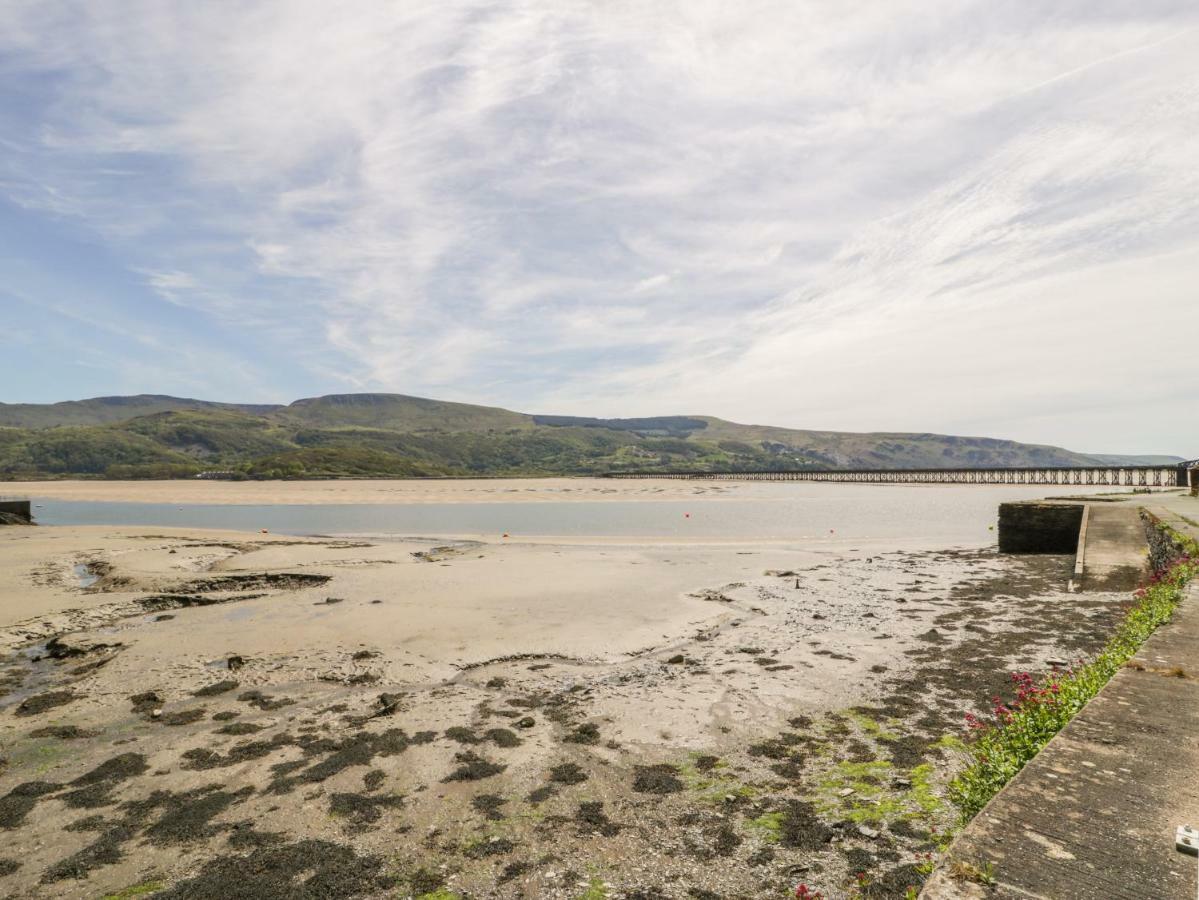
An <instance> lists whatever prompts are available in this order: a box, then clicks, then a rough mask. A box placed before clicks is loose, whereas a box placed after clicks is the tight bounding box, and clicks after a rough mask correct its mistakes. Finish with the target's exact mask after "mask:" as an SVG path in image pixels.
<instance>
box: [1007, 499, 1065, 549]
mask: <svg viewBox="0 0 1199 900" xmlns="http://www.w3.org/2000/svg"><path fill="white" fill-rule="evenodd" d="M1084 508H1085V507H1084V505H1083V504H1081V503H1053V502H1036V503H1001V504H999V552H1000V553H1073V552H1074V551H1075V549H1076V548H1077V546H1078V533H1079V529H1080V528H1081V526H1082V518H1083V510H1084Z"/></svg>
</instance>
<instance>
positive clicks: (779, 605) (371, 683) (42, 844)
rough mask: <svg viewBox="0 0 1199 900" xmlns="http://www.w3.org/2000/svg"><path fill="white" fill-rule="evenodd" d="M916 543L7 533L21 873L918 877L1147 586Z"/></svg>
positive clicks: (259, 880) (425, 885)
mask: <svg viewBox="0 0 1199 900" xmlns="http://www.w3.org/2000/svg"><path fill="white" fill-rule="evenodd" d="M555 483H556V484H561V482H559V481H556V482H555ZM601 483H602V482H601ZM405 484H410V483H405ZM471 484H475V483H470V482H468V483H466V487H469V486H470V485H471ZM370 485H371V489H372V490H377V483H373V482H372V483H370ZM190 487H191V486H190V485H187V489H190ZM198 487H202V488H207V487H209V485H207V484H201V485H198ZM215 487H224V485H220V484H217V485H215ZM239 487H240V486H239ZM277 487H278V486H277V485H271V488H272V489H275V488H277ZM299 487H307V485H299ZM146 489H147V491H148V492H149V493H148V494H147V497H149V496H150V494H152V493H153V492H154V491H155V490H168V489H169V490H175V489H176V488H174V487H163V488H160V487H159V486H157V485H148V486H146ZM464 489H465V488H464V487H461V486H460V487H459V488H457V490H464ZM43 493H44V492H43ZM172 496H174V495H172ZM126 499H133V498H126ZM158 499H161V497H159V498H158ZM341 499H344V498H341ZM272 500H273V501H274V502H278V497H277V495H275V496H273V497H272ZM189 501H190V502H212V501H209V500H205V501H199V500H196V499H195V498H194V497H191V498H189ZM313 502H315V501H313ZM339 502H340V499H339ZM898 543H899V542H896V541H889V542H887V543H886V544H882V543H879V544H870V545H868V544H861V545H858V546H855V547H854V548H852V549H850V548H845V547H821V548H818V549H811V548H805V547H803V546H799V545H788V544H786V543H785V542H777V543H772V544H769V545H763V546H755V545H752V544H745V543H729V542H722V543H702V542H677V541H676V542H665V541H662V542H646V541H638V542H636V543H635V544H634V543H622V542H620V541H616V540H612V539H608V540H604V541H588V540H583V539H574V540H572V541H570V542H569V543H566V542H554V541H550V540H540V541H514V540H508V541H504V540H499V539H493V540H459V541H442V542H435V541H429V540H394V541H392V540H380V539H375V538H372V539H359V538H321V539H293V538H280V537H276V536H273V535H262V534H244V533H228V532H211V531H208V532H206V531H201V530H195V529H157V528H155V529H147V528H134V527H62V528H9V529H0V596H3V597H4V603H3V606H2V608H0V757H2V758H3V762H0V831H2V832H3V837H4V839H5V840H4V844H3V847H4V849H3V850H0V895H5V894H6V895H11V896H17V897H24V896H63V897H93V896H102V895H104V894H106V893H116V892H118V891H121V890H125V889H129V888H135V887H143V888H145V889H146V892H152V890H154V889H160V893H161V895H162V896H168V897H215V896H240V897H275V896H281V895H289V896H291V895H294V896H312V897H339V896H346V897H359V896H360V897H376V896H377V897H385V896H386V897H396V896H399V897H405V896H414V897H416V896H421V895H424V894H432V893H434V892H435V891H437V890H439V889H444V890H446V891H449V892H451V893H449V894H443V895H437V896H439V897H441V896H461V897H562V898H576V897H581V896H586V897H588V898H595V897H600V896H608V897H614V898H615V897H629V898H634V897H639V898H648V897H668V898H708V900H711V898H716V897H725V898H734V897H737V898H740V897H779V896H785V895H786V893H787V892H788V891H793V890H794V887H795V884H796V883H798V882H800V881H805V882H807V883H809V884H813V885H815V886H818V887H819V888H820V889H821V890H822V891H823V892H824V893H825V895H826V896H827V897H830V898H833V897H845V896H849V895H850V892H851V891H852V890H855V889H859V890H860V893H861V895H864V896H879V897H894V896H903V893H904V890H905V889H906V887H907V886H909V885H915V884H918V883H919V880H920V877H921V866H922V865H923V863H924V862H925V860H926V855H927V854H930V853H935V852H937V848H938V846H939V843H940V835H941V834H943V833H944V831H945V830H946V828H947V827H948V826H949V825H950V824H951V823H952V822H953V818H954V816H953V811H952V810H951V809H950V808H949V806H948V805H947V804H946V803H945V801H944V799H943V786H944V781H945V779H946V778H947V777H948V775H949V774H951V773H952V771H953V767H954V765H955V762H956V759H957V755H956V751H955V749H954V741H955V739H956V738H958V737H961V736H962V727H961V721H962V716H963V715H964V713H965V712H967V711H970V710H978V709H980V708H985V706H986V705H987V703H988V699H989V697H990V696H991V695H992V694H995V693H1002V692H1004V691H1005V690H1006V681H1007V673H1008V672H1009V671H1010V670H1012V669H1043V668H1044V667H1045V666H1046V665H1047V664H1048V660H1050V659H1054V658H1061V659H1072V658H1074V657H1076V656H1078V655H1080V654H1084V653H1087V652H1090V651H1091V650H1093V649H1094V648H1095V647H1097V646H1098V645H1099V644H1101V643H1102V641H1103V639H1104V637H1105V635H1106V633H1107V630H1108V628H1109V627H1110V625H1111V623H1112V622H1113V621H1114V617H1115V615H1116V614H1117V612H1118V607H1119V603H1120V602H1121V601H1122V600H1124V599H1125V598H1124V596H1123V595H1118V594H1089V595H1066V594H1065V593H1064V586H1065V583H1066V581H1067V579H1068V577H1069V574H1070V571H1071V561H1070V560H1069V559H1066V558H1061V557H1040V558H1031V559H1028V558H1026V559H1012V558H1007V559H1004V558H1000V557H998V556H997V555H996V554H994V552H993V551H992V550H989V549H987V548H985V547H979V546H962V547H956V548H947V549H928V548H915V547H907V548H901V547H898V546H897V545H898ZM93 579H94V580H93ZM85 584H86V585H87V586H84V585H85ZM859 872H861V873H865V879H864V880H865V881H867V882H869V884H866V885H859V886H858V887H857V888H855V885H857V883H858V881H859V879H858V878H857V875H856V873H859ZM297 873H299V874H297ZM296 879H300V880H296ZM301 883H302V885H303V887H304V890H303V891H301V890H300V889H299V887H298V886H299V885H301ZM289 891H290V892H295V893H294V894H290V893H288V892H289ZM588 891H591V893H587V892H588Z"/></svg>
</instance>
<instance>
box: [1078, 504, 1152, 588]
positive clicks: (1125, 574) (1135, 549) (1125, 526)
mask: <svg viewBox="0 0 1199 900" xmlns="http://www.w3.org/2000/svg"><path fill="white" fill-rule="evenodd" d="M1084 527H1085V528H1086V533H1085V536H1084V540H1083V541H1082V542H1081V549H1082V559H1081V560H1079V562H1080V563H1081V565H1080V569H1081V572H1082V584H1081V588H1082V589H1083V590H1086V591H1131V590H1133V589H1135V588H1136V586H1137V585H1138V584H1140V583H1141V582H1142V581H1143V580H1144V578H1145V574H1146V572H1147V571H1148V557H1149V543H1148V542H1147V541H1146V540H1145V526H1144V525H1143V524H1142V523H1141V516H1140V509H1139V507H1135V506H1131V505H1126V504H1124V503H1091V504H1088V506H1087V515H1086V519H1085V526H1084Z"/></svg>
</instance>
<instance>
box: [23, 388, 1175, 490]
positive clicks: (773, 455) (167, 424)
mask: <svg viewBox="0 0 1199 900" xmlns="http://www.w3.org/2000/svg"><path fill="white" fill-rule="evenodd" d="M1174 461H1181V458H1176V457H1165V456H1160V455H1151V456H1136V455H1130V456H1126V457H1124V456H1119V455H1113V454H1085V453H1079V452H1076V451H1072V450H1067V449H1064V448H1061V447H1054V446H1050V445H1043V444H1026V443H1022V442H1018V441H1009V440H1005V439H1001V438H988V437H974V436H962V435H945V434H936V433H931V432H839V431H829V430H809V429H795V428H782V427H779V426H772V425H745V424H741V423H737V422H730V421H727V420H725V419H720V418H717V417H714V416H703V415H687V416H678V415H673V416H649V417H639V418H600V417H588V416H561V415H548V414H528V413H521V412H514V411H512V410H508V409H503V408H501V407H494V406H481V405H477V404H469V403H458V402H453V401H445V400H436V399H431V398H426V397H415V396H411V395H406V394H388V393H359V394H329V395H323V396H319V397H305V398H300V399H298V400H295V401H293V402H292V403H289V404H268V403H260V404H252V403H225V402H217V401H209V400H198V399H194V398H187V397H172V396H169V395H164V394H137V395H131V396H106V397H94V398H90V399H85V400H69V401H63V402H61V403H52V404H29V403H21V404H5V403H0V477H5V478H10V479H11V478H15V477H27V476H34V477H44V476H52V477H69V476H90V477H185V476H189V475H194V474H196V473H198V472H200V471H203V470H206V469H208V470H211V469H223V470H226V471H229V472H232V473H233V474H234V475H235V476H238V477H241V476H245V477H274V478H286V477H336V476H339V475H340V476H381V477H382V476H392V477H418V476H432V475H438V476H452V475H479V474H487V475H533V474H536V475H575V474H596V473H600V472H606V471H621V470H625V471H628V470H651V471H652V470H654V469H660V470H663V471H665V470H671V471H705V470H733V471H747V470H751V469H759V470H760V469H831V468H876V469H877V468H977V467H981V468H987V467H990V468H995V467H1006V466H1077V465H1116V464H1127V465H1162V464H1170V463H1172V462H1174Z"/></svg>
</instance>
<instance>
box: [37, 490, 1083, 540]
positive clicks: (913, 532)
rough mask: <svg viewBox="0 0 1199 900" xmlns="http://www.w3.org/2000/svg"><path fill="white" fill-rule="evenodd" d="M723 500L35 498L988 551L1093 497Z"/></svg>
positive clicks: (307, 521)
mask: <svg viewBox="0 0 1199 900" xmlns="http://www.w3.org/2000/svg"><path fill="white" fill-rule="evenodd" d="M747 488H749V489H748V490H746V491H744V492H738V493H737V494H736V495H734V496H731V497H711V496H696V497H694V498H688V499H671V500H652V499H645V500H630V501H625V500H615V499H612V500H603V501H581V502H575V501H562V502H554V503H538V502H525V501H513V502H487V503H462V502H454V503H404V504H379V503H373V504H340V503H339V504H333V503H330V504H252V505H251V504H229V503H222V504H196V503H190V504H174V503H127V502H119V501H73V500H61V499H51V498H43V499H38V498H36V497H35V498H34V503H35V507H34V516H35V519H36V521H37V522H38V523H39V524H41V525H50V526H53V525H139V526H163V527H167V526H170V527H189V528H217V529H227V530H234V531H259V530H261V529H267V530H269V531H271V532H274V533H280V534H297V535H301V534H302V535H311V534H376V535H403V536H456V535H457V536H478V535H488V536H499V535H503V534H508V535H512V536H513V537H517V536H521V537H554V536H561V537H574V538H589V537H595V538H647V539H650V538H654V539H677V540H689V539H695V540H715V541H736V540H785V541H793V540H803V541H805V542H811V541H837V542H840V541H843V540H869V539H887V538H900V539H905V538H906V539H917V540H928V541H934V542H946V543H970V544H979V543H983V544H985V543H988V542H990V541H991V540H993V539H994V530H993V528H994V525H995V522H996V517H997V510H998V506H999V504H1000V503H1002V502H1004V501H1009V500H1032V499H1037V498H1039V497H1043V496H1046V495H1047V494H1052V495H1053V496H1062V495H1071V494H1086V493H1094V490H1095V489H1094V488H1086V487H1079V488H1070V487H1060V486H1050V487H1029V486H1020V485H859V484H813V483H778V484H763V483H757V484H754V485H752V486H747Z"/></svg>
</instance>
